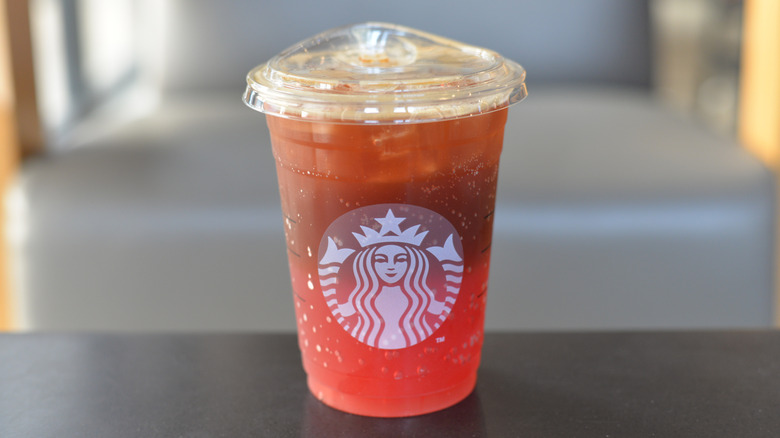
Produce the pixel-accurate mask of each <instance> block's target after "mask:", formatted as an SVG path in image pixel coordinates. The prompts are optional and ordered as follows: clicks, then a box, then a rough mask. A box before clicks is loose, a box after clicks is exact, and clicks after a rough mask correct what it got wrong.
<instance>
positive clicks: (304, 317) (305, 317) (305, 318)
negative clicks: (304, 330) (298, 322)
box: [303, 313, 309, 321]
mask: <svg viewBox="0 0 780 438" xmlns="http://www.w3.org/2000/svg"><path fill="white" fill-rule="evenodd" d="M303 320H304V321H308V320H309V317H308V316H306V314H305V313H304V314H303Z"/></svg>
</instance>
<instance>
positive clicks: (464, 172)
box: [268, 109, 506, 417]
mask: <svg viewBox="0 0 780 438" xmlns="http://www.w3.org/2000/svg"><path fill="white" fill-rule="evenodd" d="M505 122H506V110H505V109H504V110H500V111H495V112H491V113H487V114H484V115H478V116H473V117H467V118H459V119H453V120H445V121H438V122H428V123H416V124H408V125H398V126H393V125H389V126H387V125H345V124H335V123H323V122H308V121H297V120H288V119H283V118H278V117H269V118H268V125H269V128H270V130H271V139H272V143H273V150H274V156H275V157H276V163H277V171H278V176H279V190H280V193H281V200H282V210H283V212H284V214H285V231H286V236H287V245H288V249H289V251H288V253H289V261H290V271H291V275H292V285H293V292H294V294H295V310H296V318H297V321H298V329H299V343H300V348H301V352H302V355H303V363H304V367H305V369H306V372H307V374H308V378H309V387H310V388H311V390H312V392H313V393H314V394H315V395H316V396H317V397H318V398H320V399H321V400H322V401H323V402H325V403H326V404H328V405H332V406H334V407H336V408H339V409H342V410H346V411H349V412H353V413H358V414H364V415H371V416H383V417H384V416H407V415H415V414H421V413H425V412H431V411H435V410H438V409H441V408H444V407H447V406H450V405H452V404H454V403H456V402H458V401H460V400H461V399H463V398H464V397H466V396H467V395H468V394H469V393H470V392H471V390H472V389H473V387H474V383H475V380H476V370H477V366H478V365H479V358H480V349H481V346H482V329H483V320H484V310H485V301H486V298H487V296H486V292H487V281H488V267H489V263H490V242H491V234H492V225H493V209H494V206H495V193H496V181H497V176H498V162H499V155H500V153H501V145H502V140H503V132H504V124H505ZM333 145H338V147H337V148H334V147H333ZM377 204H398V205H412V206H421V207H425V208H426V209H429V210H432V211H434V212H435V213H437V214H438V215H440V216H441V217H443V218H445V219H446V220H447V221H448V222H449V223H450V224H452V225H453V226H454V227H455V229H456V231H457V233H458V234H459V236H460V241H461V244H462V251H463V265H462V273H461V275H462V279H461V286H460V290H459V292H458V293H457V298H456V299H455V302H454V305H453V306H452V307H451V311H450V313H449V315H448V316H447V318H446V321H444V322H443V323H442V324H441V326H440V327H438V328H437V329H436V330H435V331H433V332H432V333H431V334H430V335H429V336H427V337H425V338H424V339H422V340H421V341H419V342H417V343H415V344H414V345H411V346H409V347H407V348H398V349H382V348H377V347H376V346H371V345H369V344H366V343H365V342H361V341H359V340H358V339H356V338H355V337H353V336H352V335H351V334H350V332H349V331H348V330H345V329H344V327H343V326H342V325H341V324H339V322H338V321H337V317H336V316H334V314H333V313H332V311H331V308H330V307H329V306H328V305H327V304H326V301H328V300H327V299H326V298H327V297H325V296H324V295H323V288H322V287H321V285H320V281H319V277H320V275H319V268H318V265H319V260H320V258H319V257H318V255H319V254H320V253H321V249H320V248H319V247H318V245H319V244H320V242H321V240H322V237H323V235H324V234H325V232H326V229H328V227H329V226H330V225H331V224H332V223H333V222H334V221H335V220H336V219H338V218H339V217H341V216H342V215H344V214H345V213H348V212H350V211H353V210H354V209H356V208H359V207H366V206H375V205H377ZM383 210H384V211H382V212H381V215H380V218H381V217H382V215H384V212H385V211H386V210H387V209H383ZM396 210H397V209H396ZM402 215H403V213H402V212H401V211H395V212H394V216H396V217H401V216H402ZM404 222H411V221H410V219H406V221H404ZM402 223H403V222H402ZM366 225H369V226H370V225H371V224H370V223H369V224H366ZM377 225H379V224H377ZM410 225H411V224H410ZM399 228H401V229H402V228H403V227H400V225H399ZM356 231H360V229H357V230H356ZM347 246H349V242H345V247H347ZM353 246H355V245H353ZM436 274H438V275H439V277H441V276H442V275H445V276H446V274H445V273H444V272H443V271H439V272H437V273H436ZM428 283H429V284H431V285H436V284H441V283H446V281H442V280H441V279H438V280H437V279H434V278H429V281H428ZM420 337H421V338H422V337H423V336H420ZM407 343H408V342H407Z"/></svg>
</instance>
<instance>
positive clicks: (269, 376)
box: [0, 331, 780, 438]
mask: <svg viewBox="0 0 780 438" xmlns="http://www.w3.org/2000/svg"><path fill="white" fill-rule="evenodd" d="M244 436H260V437H352V436H356V437H383V436H388V437H400V436H409V437H438V436H442V437H483V436H488V437H732V438H733V437H780V332H776V331H738V332H729V331H718V332H695V333H694V332H649V333H523V334H498V333H489V334H488V335H487V336H486V339H485V346H484V356H483V361H482V366H481V368H480V374H479V382H478V384H477V389H476V391H475V392H474V393H473V394H472V395H471V396H469V397H468V398H467V399H466V400H465V401H463V402H462V403H460V404H458V405H456V406H454V407H452V408H450V409H447V410H444V411H441V412H438V413H435V414H429V415H424V416H420V417H414V418H405V419H372V418H366V417H359V416H354V415H349V414H344V413H341V412H338V411H335V410H333V409H330V408H328V407H326V406H324V405H322V404H320V403H319V402H318V401H317V400H315V399H314V398H313V397H312V396H310V395H309V393H308V391H307V389H306V386H305V382H304V374H303V371H302V369H301V365H300V357H299V352H298V348H297V344H296V340H295V337H294V336H293V335H287V334H274V335H269V334H153V335H137V334H133V335H130V334H21V335H20V334H11V335H0V437H3V438H15V437H25V438H26V437H35V438H39V437H192V438H195V437H244Z"/></svg>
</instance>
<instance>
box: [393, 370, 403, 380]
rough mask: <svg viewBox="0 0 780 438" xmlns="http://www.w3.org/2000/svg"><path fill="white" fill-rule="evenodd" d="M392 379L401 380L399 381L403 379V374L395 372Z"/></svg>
mask: <svg viewBox="0 0 780 438" xmlns="http://www.w3.org/2000/svg"><path fill="white" fill-rule="evenodd" d="M393 378H394V379H395V380H401V379H403V378H404V373H402V372H400V371H396V372H394V373H393Z"/></svg>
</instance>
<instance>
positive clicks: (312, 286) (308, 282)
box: [306, 280, 314, 290]
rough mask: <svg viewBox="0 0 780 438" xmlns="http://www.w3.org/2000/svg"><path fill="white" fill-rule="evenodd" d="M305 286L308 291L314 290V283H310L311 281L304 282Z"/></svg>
mask: <svg viewBox="0 0 780 438" xmlns="http://www.w3.org/2000/svg"><path fill="white" fill-rule="evenodd" d="M306 286H308V287H309V290H314V283H312V282H311V280H309V281H307V282H306Z"/></svg>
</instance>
